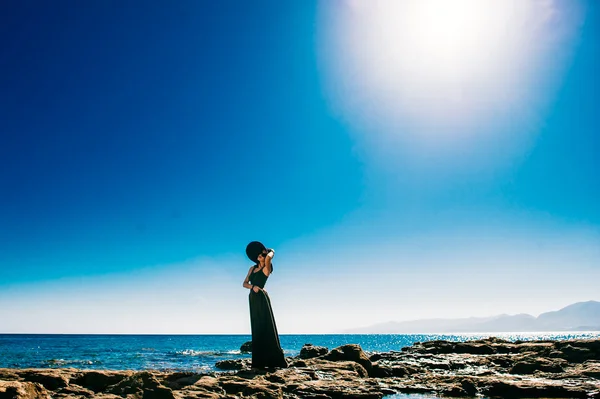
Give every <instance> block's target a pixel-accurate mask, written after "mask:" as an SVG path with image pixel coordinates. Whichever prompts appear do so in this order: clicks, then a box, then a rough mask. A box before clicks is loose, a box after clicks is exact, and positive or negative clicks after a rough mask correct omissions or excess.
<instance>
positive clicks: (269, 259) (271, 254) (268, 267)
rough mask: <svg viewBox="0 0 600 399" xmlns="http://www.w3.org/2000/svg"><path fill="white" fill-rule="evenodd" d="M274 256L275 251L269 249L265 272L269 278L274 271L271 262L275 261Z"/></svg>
mask: <svg viewBox="0 0 600 399" xmlns="http://www.w3.org/2000/svg"><path fill="white" fill-rule="evenodd" d="M273 256H275V250H274V249H269V253H267V255H266V256H265V270H263V272H264V273H265V274H266V275H267V277H268V276H269V274H271V272H272V271H273V269H272V268H271V261H272V260H273Z"/></svg>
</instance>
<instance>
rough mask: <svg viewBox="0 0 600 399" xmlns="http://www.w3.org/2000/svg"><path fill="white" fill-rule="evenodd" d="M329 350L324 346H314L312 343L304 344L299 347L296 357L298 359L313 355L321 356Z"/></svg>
mask: <svg viewBox="0 0 600 399" xmlns="http://www.w3.org/2000/svg"><path fill="white" fill-rule="evenodd" d="M328 351H329V350H328V349H327V348H326V347H324V346H315V345H313V344H304V346H303V347H302V349H300V354H299V355H298V357H299V358H300V359H312V358H313V357H318V356H323V355H325V354H327V352H328Z"/></svg>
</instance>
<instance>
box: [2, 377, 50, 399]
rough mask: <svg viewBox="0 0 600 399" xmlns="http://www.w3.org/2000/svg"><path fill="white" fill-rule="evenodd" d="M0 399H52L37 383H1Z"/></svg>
mask: <svg viewBox="0 0 600 399" xmlns="http://www.w3.org/2000/svg"><path fill="white" fill-rule="evenodd" d="M0 399H50V395H49V394H48V391H46V389H45V388H44V387H43V386H42V385H41V384H39V383H36V382H21V381H0Z"/></svg>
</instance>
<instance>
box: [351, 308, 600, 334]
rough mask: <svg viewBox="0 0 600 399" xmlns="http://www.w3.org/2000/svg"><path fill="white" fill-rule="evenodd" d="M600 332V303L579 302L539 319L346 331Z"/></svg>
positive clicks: (392, 325) (394, 325)
mask: <svg viewBox="0 0 600 399" xmlns="http://www.w3.org/2000/svg"><path fill="white" fill-rule="evenodd" d="M543 331H600V302H596V301H588V302H578V303H574V304H572V305H569V306H567V307H565V308H562V309H560V310H557V311H553V312H547V313H542V314H541V315H539V316H538V317H534V316H531V315H528V314H517V315H507V314H502V315H498V316H492V317H470V318H467V319H425V320H414V321H403V322H393V321H391V322H387V323H381V324H374V325H371V326H368V327H362V328H354V329H351V330H346V331H344V333H347V334H415V333H466V332H473V333H478V332H543Z"/></svg>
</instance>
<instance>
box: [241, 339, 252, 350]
mask: <svg viewBox="0 0 600 399" xmlns="http://www.w3.org/2000/svg"><path fill="white" fill-rule="evenodd" d="M240 352H242V353H252V341H248V342H244V343H243V344H242V346H240Z"/></svg>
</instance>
